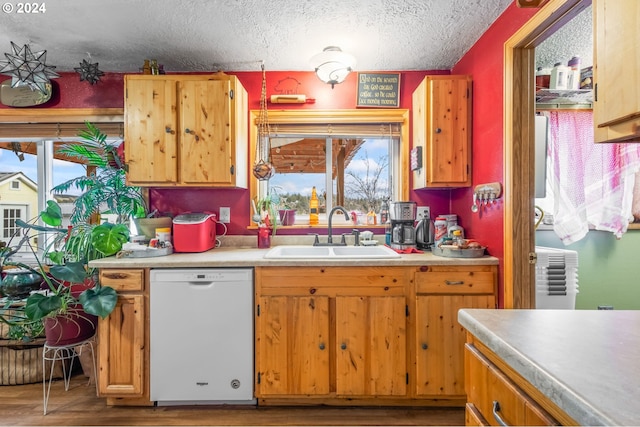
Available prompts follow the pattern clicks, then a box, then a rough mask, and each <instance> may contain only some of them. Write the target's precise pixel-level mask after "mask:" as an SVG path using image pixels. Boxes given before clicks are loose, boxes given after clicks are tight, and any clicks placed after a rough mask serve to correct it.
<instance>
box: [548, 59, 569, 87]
mask: <svg viewBox="0 0 640 427" xmlns="http://www.w3.org/2000/svg"><path fill="white" fill-rule="evenodd" d="M568 75H569V67H567V66H566V65H562V63H561V62H556V63H555V64H554V66H553V69H552V70H551V82H550V83H549V89H557V90H564V89H567V80H568Z"/></svg>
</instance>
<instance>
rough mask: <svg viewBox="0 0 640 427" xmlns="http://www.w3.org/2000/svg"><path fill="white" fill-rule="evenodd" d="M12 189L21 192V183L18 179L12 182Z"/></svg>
mask: <svg viewBox="0 0 640 427" xmlns="http://www.w3.org/2000/svg"><path fill="white" fill-rule="evenodd" d="M11 189H12V190H19V189H20V181H18V180H17V179H16V180H14V181H11Z"/></svg>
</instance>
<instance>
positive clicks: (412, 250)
mask: <svg viewBox="0 0 640 427" xmlns="http://www.w3.org/2000/svg"><path fill="white" fill-rule="evenodd" d="M385 246H386V247H388V248H391V247H390V246H389V245H385ZM391 249H393V250H394V251H396V252H398V253H399V254H423V253H424V251H421V250H420V249H416V248H406V249H395V248H391Z"/></svg>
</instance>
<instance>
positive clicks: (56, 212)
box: [40, 200, 62, 227]
mask: <svg viewBox="0 0 640 427" xmlns="http://www.w3.org/2000/svg"><path fill="white" fill-rule="evenodd" d="M40 218H42V222H44V223H45V224H47V225H50V226H52V227H59V226H61V225H62V209H60V205H58V204H57V203H56V202H54V201H53V200H47V207H46V209H45V210H43V211H42V212H40Z"/></svg>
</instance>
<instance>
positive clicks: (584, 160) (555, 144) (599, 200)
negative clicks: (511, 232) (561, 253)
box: [545, 111, 640, 245]
mask: <svg viewBox="0 0 640 427" xmlns="http://www.w3.org/2000/svg"><path fill="white" fill-rule="evenodd" d="M545 115H548V117H549V133H550V135H549V141H548V155H549V157H548V158H549V169H550V170H549V173H548V177H549V178H548V179H549V180H550V186H551V191H552V193H553V198H554V209H553V216H554V225H553V228H554V231H555V232H556V234H557V235H558V237H560V239H561V240H562V242H563V243H564V244H565V245H568V244H571V243H573V242H577V241H578V240H580V239H582V238H583V237H584V236H585V235H586V234H587V232H588V231H589V228H593V229H596V230H603V231H610V232H612V233H613V234H615V236H616V237H617V238H620V237H621V236H622V234H624V233H625V232H626V231H627V227H628V225H629V219H630V218H632V213H631V211H632V209H631V208H632V201H633V190H634V184H635V173H636V172H638V171H639V170H640V144H638V143H620V144H596V143H594V142H593V113H592V112H591V111H549V112H545Z"/></svg>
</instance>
